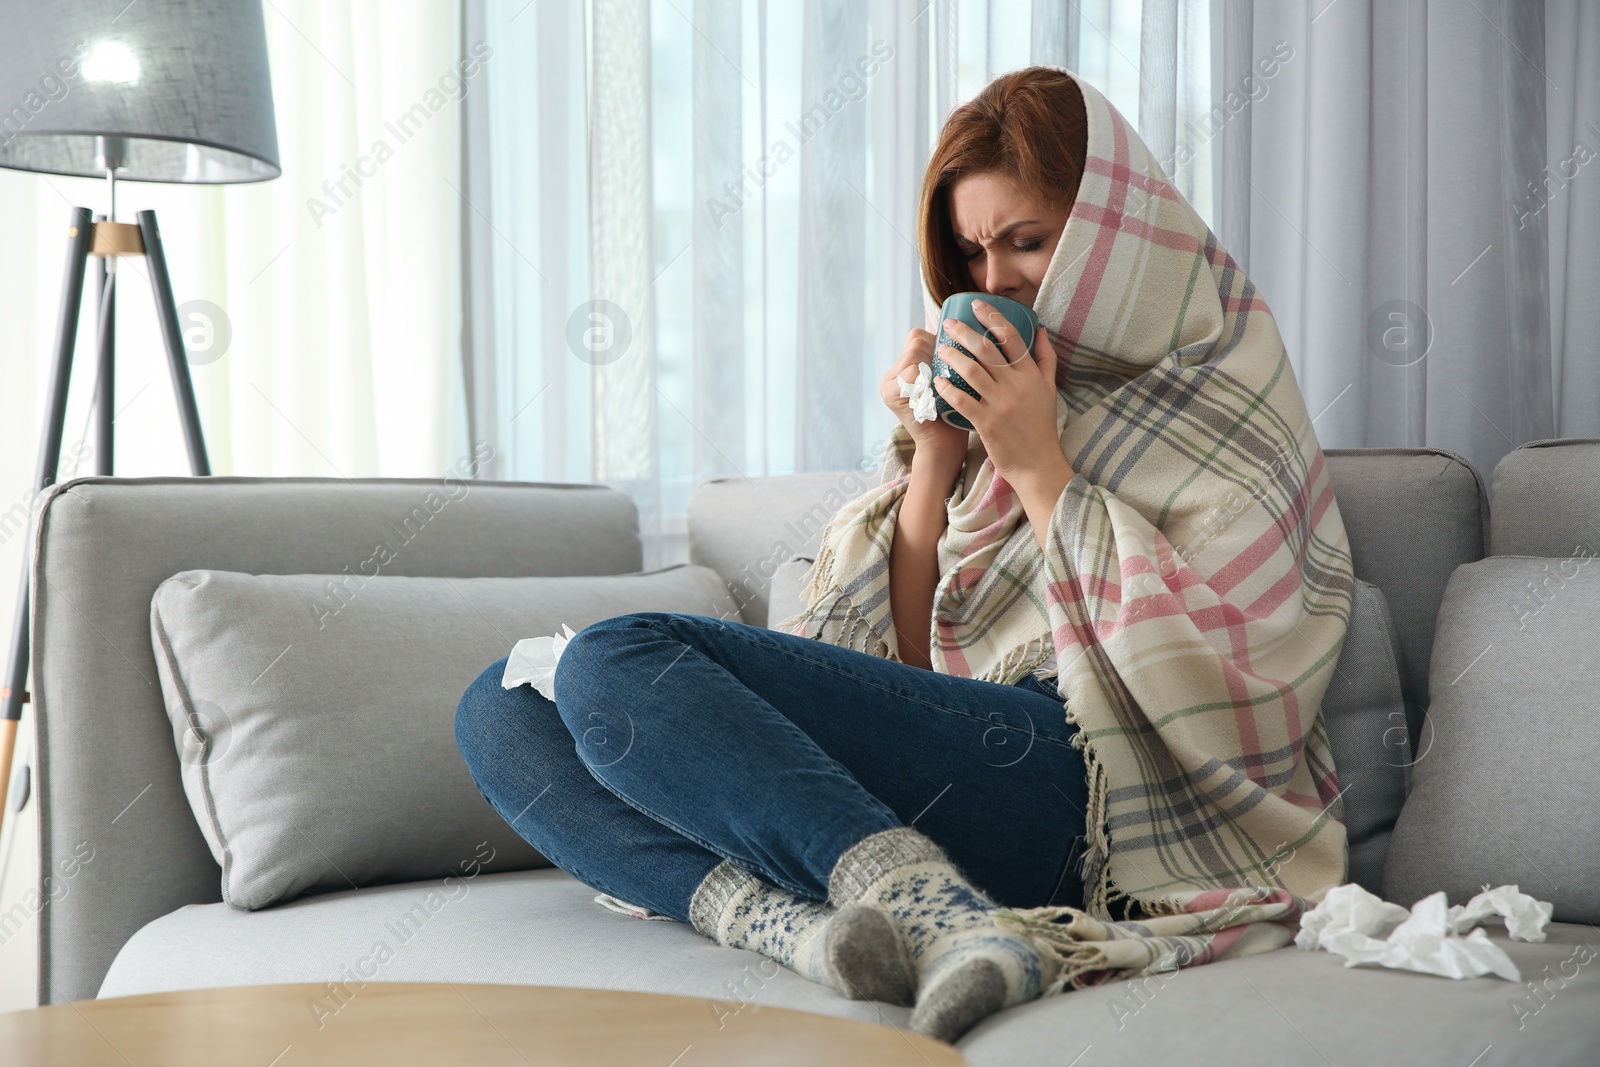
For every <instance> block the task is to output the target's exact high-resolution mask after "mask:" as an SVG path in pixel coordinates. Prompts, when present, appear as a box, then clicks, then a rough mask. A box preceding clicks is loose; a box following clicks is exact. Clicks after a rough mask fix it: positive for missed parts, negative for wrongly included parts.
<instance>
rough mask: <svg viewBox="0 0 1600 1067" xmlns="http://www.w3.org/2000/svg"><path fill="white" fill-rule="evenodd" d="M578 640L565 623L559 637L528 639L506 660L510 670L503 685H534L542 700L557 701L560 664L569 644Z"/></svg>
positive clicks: (522, 641)
mask: <svg viewBox="0 0 1600 1067" xmlns="http://www.w3.org/2000/svg"><path fill="white" fill-rule="evenodd" d="M576 636H578V633H577V631H576V630H574V629H573V628H572V627H570V626H568V625H567V624H566V623H562V624H561V632H559V633H555V634H552V635H550V636H549V637H525V638H523V639H522V640H521V641H518V642H517V643H516V645H515V646H513V647H512V649H511V655H510V656H508V657H506V669H505V673H504V674H502V675H501V676H500V685H501V686H502V687H503V688H506V689H512V688H514V687H516V686H519V685H532V686H533V687H534V688H535V689H537V690H538V691H539V695H540V696H542V697H544V698H545V699H546V700H554V699H555V698H556V663H557V661H559V660H560V659H561V653H562V651H563V650H564V649H565V648H566V647H567V642H568V641H569V640H570V639H572V638H574V637H576Z"/></svg>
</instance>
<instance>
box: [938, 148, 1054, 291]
mask: <svg viewBox="0 0 1600 1067" xmlns="http://www.w3.org/2000/svg"><path fill="white" fill-rule="evenodd" d="M1068 211H1069V209H1067V208H1047V207H1045V206H1044V205H1042V204H1040V203H1039V202H1038V201H1037V200H1034V199H1033V198H1032V197H1030V196H1029V195H1028V194H1026V193H1025V192H1023V191H1022V189H1021V188H1019V187H1018V186H1017V184H1016V183H1015V182H1013V181H1012V180H1011V179H1010V178H1008V177H1006V176H1005V175H1003V174H998V173H995V172H993V171H986V172H983V173H978V174H966V175H963V176H962V177H960V178H957V179H956V181H955V183H954V184H952V185H951V186H950V222H951V226H952V228H953V229H954V230H955V235H956V249H957V250H958V251H959V252H960V253H961V256H962V257H963V258H964V259H965V260H966V261H967V270H968V271H969V272H970V273H971V274H972V287H973V289H974V290H977V291H981V292H985V293H995V294H997V295H999V296H1008V297H1010V298H1011V299H1013V300H1016V301H1018V302H1019V303H1023V304H1027V305H1028V306H1029V307H1032V306H1033V302H1034V299H1035V298H1037V297H1038V295H1039V283H1040V282H1042V281H1043V280H1044V271H1045V268H1046V267H1048V266H1049V265H1050V256H1051V255H1052V254H1053V253H1054V252H1055V250H1056V242H1057V241H1059V240H1061V231H1062V230H1063V229H1065V228H1066V225H1067V214H1068Z"/></svg>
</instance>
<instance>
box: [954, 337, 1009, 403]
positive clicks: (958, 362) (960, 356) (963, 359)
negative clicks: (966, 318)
mask: <svg viewBox="0 0 1600 1067" xmlns="http://www.w3.org/2000/svg"><path fill="white" fill-rule="evenodd" d="M944 332H945V335H946V336H947V337H949V339H950V340H952V341H954V342H956V344H959V345H960V346H961V348H965V349H966V350H967V352H973V353H976V354H978V355H980V356H984V357H986V358H983V359H973V358H972V356H969V355H967V352H963V351H961V349H960V348H956V347H955V345H949V344H946V345H941V346H940V347H941V348H942V351H941V352H940V353H939V356H940V358H941V359H943V360H944V361H945V362H946V363H948V364H950V366H952V367H954V368H955V370H956V373H958V374H960V375H961V377H963V378H965V379H966V380H967V382H968V383H969V384H970V385H971V386H972V387H973V388H974V389H976V390H978V392H979V394H980V395H981V394H982V393H983V383H985V382H992V381H994V378H993V376H991V375H990V373H989V368H988V367H987V366H986V364H988V363H991V362H992V363H1000V362H1003V360H1002V357H1001V355H1000V353H999V352H998V351H996V350H995V347H994V342H992V341H990V340H989V339H988V338H987V337H985V336H983V334H981V333H979V332H978V331H977V330H974V329H973V328H972V327H971V326H968V325H967V324H966V323H964V322H958V321H957V320H955V319H945V320H944Z"/></svg>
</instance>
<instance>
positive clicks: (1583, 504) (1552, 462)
mask: <svg viewBox="0 0 1600 1067" xmlns="http://www.w3.org/2000/svg"><path fill="white" fill-rule="evenodd" d="M1492 485H1493V491H1494V516H1493V518H1492V519H1491V521H1490V523H1489V554H1490V555H1494V556H1557V557H1562V558H1567V557H1572V556H1593V555H1596V554H1597V553H1600V437H1558V438H1553V439H1550V440H1545V441H1529V442H1527V443H1526V444H1522V445H1519V446H1517V447H1516V448H1515V449H1513V450H1511V451H1510V452H1507V453H1506V454H1505V456H1503V457H1502V458H1501V460H1500V462H1499V463H1497V464H1495V468H1494V475H1493V480H1492Z"/></svg>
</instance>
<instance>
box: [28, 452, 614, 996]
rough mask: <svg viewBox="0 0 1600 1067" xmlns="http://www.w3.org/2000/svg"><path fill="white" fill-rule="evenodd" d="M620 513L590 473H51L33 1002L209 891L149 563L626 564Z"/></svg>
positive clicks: (100, 967)
mask: <svg viewBox="0 0 1600 1067" xmlns="http://www.w3.org/2000/svg"><path fill="white" fill-rule="evenodd" d="M638 528H639V524H638V510H637V508H636V507H635V505H634V503H633V501H632V499H631V498H630V497H629V496H627V495H626V494H625V493H622V492H619V491H617V490H613V489H609V488H606V487H604V486H598V485H574V484H546V483H518V482H491V483H482V482H473V481H461V480H457V479H446V480H442V481H440V480H427V479H351V480H346V479H341V478H223V477H214V478H101V477H95V478H79V479H76V480H74V481H70V482H66V483H63V484H62V485H59V486H56V487H54V488H53V489H51V490H50V491H49V492H48V495H47V497H46V499H45V501H44V502H43V504H42V505H41V507H40V511H39V516H38V520H37V523H36V525H35V529H34V542H33V567H32V574H31V583H30V588H31V591H32V634H33V641H32V666H33V698H32V699H33V715H34V716H35V719H34V722H35V730H36V733H35V742H36V748H35V757H34V766H35V768H36V769H37V774H38V785H37V788H38V797H39V836H40V850H41V854H40V883H39V885H38V887H37V889H38V892H39V894H40V897H41V898H42V899H48V900H49V904H48V906H46V907H44V908H43V910H42V911H41V912H40V913H39V918H38V922H39V970H38V994H39V1002H40V1003H41V1004H52V1003H59V1002H61V1001H65V1000H78V999H85V998H90V997H94V996H95V995H96V994H97V993H98V991H99V989H100V983H101V981H102V979H103V978H104V977H105V973H106V971H107V969H108V968H109V967H110V965H111V961H112V959H113V958H114V957H115V956H116V953H117V951H118V950H119V949H120V948H121V947H122V945H123V943H124V942H126V941H127V940H128V938H129V937H131V936H132V935H133V934H134V933H135V932H136V931H137V930H138V929H139V928H140V927H141V926H143V925H144V924H145V923H147V922H149V921H150V920H152V919H154V918H156V917H157V916H160V915H165V914H167V913H168V912H170V911H173V910H174V909H176V908H179V907H182V906H183V905H185V904H205V903H212V902H216V901H219V900H221V899H222V897H221V888H220V886H221V871H220V869H219V868H218V866H217V864H216V862H215V861H214V860H213V859H212V858H211V852H210V850H209V849H208V848H207V846H206V842H205V839H204V837H203V836H202V834H201V832H200V828H199V826H198V825H197V824H196V822H195V819H194V816H193V814H192V812H191V809H190V807H189V801H188V799H187V797H186V796H185V794H184V791H183V783H182V780H181V777H180V774H179V763H178V755H177V752H176V750H175V748H174V746H173V738H172V727H171V725H170V723H169V720H168V718H167V714H166V711H165V710H164V706H163V702H162V692H161V686H160V683H159V681H158V678H157V669H156V663H155V658H154V654H153V651H152V649H151V644H150V598H151V596H152V594H153V593H154V592H155V589H156V587H157V586H158V585H160V584H161V582H162V581H163V580H165V579H166V578H167V577H168V576H170V575H172V574H174V573H176V572H177V571H181V570H186V569H189V568H215V569H219V570H234V571H244V572H247V573H250V574H307V573H310V574H335V575H336V574H340V573H342V572H343V571H345V570H346V569H348V570H349V571H350V572H351V573H353V574H361V573H366V574H373V573H376V572H375V571H374V570H373V569H372V568H373V566H374V561H375V560H379V559H381V560H382V562H381V563H380V564H377V567H378V570H379V571H381V573H383V574H400V575H442V576H446V577H452V578H454V577H477V576H513V575H580V574H621V573H626V572H629V571H637V570H639V569H640V568H641V566H642V552H641V546H640V542H639V535H638ZM379 545H388V546H389V547H390V549H391V550H392V556H389V555H387V554H385V555H380V554H378V553H377V552H376V551H375V550H376V548H377V547H378V546H379ZM91 849H92V852H91V851H90V850H91ZM86 855H87V856H89V857H90V858H89V859H88V860H87V861H86V862H85V861H84V857H85V856H86Z"/></svg>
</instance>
